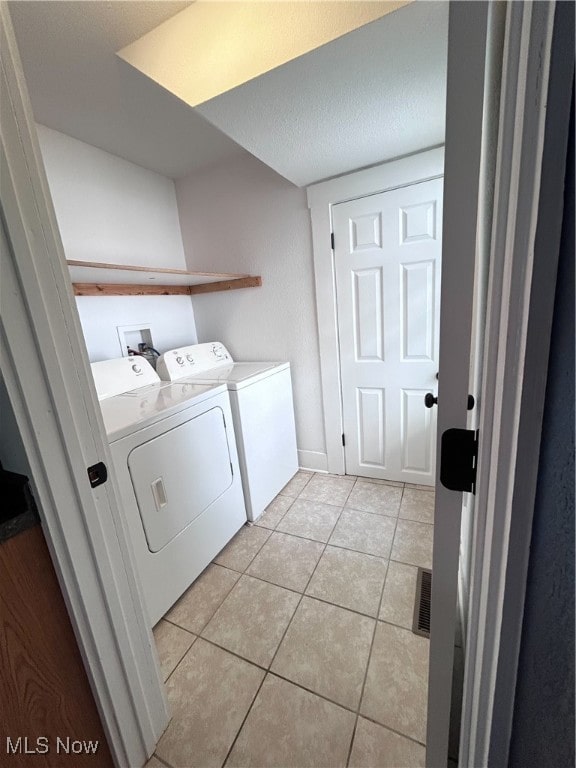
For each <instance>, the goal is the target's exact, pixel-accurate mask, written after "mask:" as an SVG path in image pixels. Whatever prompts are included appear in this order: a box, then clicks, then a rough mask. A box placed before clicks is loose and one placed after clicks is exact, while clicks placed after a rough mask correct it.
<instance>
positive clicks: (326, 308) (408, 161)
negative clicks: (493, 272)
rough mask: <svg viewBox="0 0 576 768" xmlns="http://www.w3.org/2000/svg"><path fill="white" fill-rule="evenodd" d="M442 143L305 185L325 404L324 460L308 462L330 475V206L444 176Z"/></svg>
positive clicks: (336, 381)
mask: <svg viewBox="0 0 576 768" xmlns="http://www.w3.org/2000/svg"><path fill="white" fill-rule="evenodd" d="M443 173H444V148H443V147H435V148H433V149H429V150H425V151H422V152H418V153H416V154H414V155H410V156H409V157H404V158H401V159H399V160H392V161H390V162H388V163H383V164H381V165H377V166H374V167H372V168H368V169H366V170H363V171H357V172H356V173H350V174H347V175H346V176H340V177H338V178H336V179H330V180H329V181H323V182H320V183H318V184H313V185H312V186H310V187H308V189H307V195H308V207H309V208H310V217H311V221H312V247H313V256H314V282H315V288H316V317H317V320H318V340H319V350H320V372H321V379H322V403H323V408H324V439H325V445H326V454H325V460H324V457H322V454H320V457H319V459H320V460H319V462H318V466H315V467H309V468H310V469H316V470H320V471H328V472H330V473H332V474H335V475H343V474H344V473H345V468H346V464H345V453H344V447H343V445H342V434H343V432H344V427H343V424H344V416H343V412H342V384H341V374H340V349H339V341H338V305H337V296H336V268H335V263H334V251H333V250H332V231H333V230H332V208H333V206H335V205H338V204H339V203H346V202H349V201H350V200H356V199H358V198H360V197H368V196H369V195H376V194H379V193H381V192H389V191H391V190H393V189H398V188H399V187H407V186H411V185H412V184H418V183H420V182H424V181H431V180H433V179H438V178H441V177H442V176H443Z"/></svg>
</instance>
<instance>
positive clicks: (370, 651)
mask: <svg viewBox="0 0 576 768" xmlns="http://www.w3.org/2000/svg"><path fill="white" fill-rule="evenodd" d="M403 498H404V486H403V487H402V493H401V494H400V503H399V505H398V515H399V514H400V507H401V506H402V499H403ZM398 520H399V517H397V518H396V524H395V526H394V533H393V535H392V543H391V544H390V555H392V549H393V548H394V539H395V538H396V528H397V527H398ZM389 569H390V559H389V560H388V567H387V569H386V576H385V577H384V582H383V583H382V590H381V592H380V600H379V601H378V610H377V613H376V621H375V622H374V630H373V632H372V641H371V643H370V650H369V652H368V661H367V662H366V669H365V670H364V680H363V681H362V688H361V690H360V697H359V699H358V706H357V708H356V720H355V722H354V731H353V734H352V741H351V742H350V749H349V750H348V758H347V760H346V768H348V766H349V765H350V758H351V757H352V749H353V747H354V739H355V738H356V729H357V727H358V719H359V717H360V710H361V708H362V700H363V698H364V691H365V689H366V681H367V680H368V670H369V669H370V662H371V661H372V651H373V650H374V641H375V640H376V632H377V630H378V617H379V616H380V611H381V610H382V600H383V599H384V589H385V588H386V581H387V579H388V572H389Z"/></svg>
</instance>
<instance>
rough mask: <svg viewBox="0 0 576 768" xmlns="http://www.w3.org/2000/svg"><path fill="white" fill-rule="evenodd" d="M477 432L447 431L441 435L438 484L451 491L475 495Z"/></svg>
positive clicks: (467, 430)
mask: <svg viewBox="0 0 576 768" xmlns="http://www.w3.org/2000/svg"><path fill="white" fill-rule="evenodd" d="M477 462H478V430H473V429H447V430H446V432H444V434H443V435H442V443H441V456H440V482H441V483H442V485H443V486H444V487H445V488H448V489H449V490H451V491H466V492H467V493H476V464H477Z"/></svg>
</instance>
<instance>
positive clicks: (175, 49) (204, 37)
mask: <svg viewBox="0 0 576 768" xmlns="http://www.w3.org/2000/svg"><path fill="white" fill-rule="evenodd" d="M408 2H410V0H376V2H374V0H368V2H366V0H354V1H353V2H350V0H348V2H341V0H306V2H294V0H283V2H254V0H235V1H234V2H230V0H224V2H211V1H210V0H208V1H206V0H198V1H197V2H195V3H193V4H192V5H190V6H189V7H188V8H185V9H184V10H183V11H181V12H180V13H178V14H176V16H172V17H171V18H170V19H168V20H167V21H165V22H163V23H162V24H160V25H159V26H158V27H156V28H155V29H153V30H152V31H151V32H148V33H147V34H146V35H144V36H143V37H141V38H139V39H138V40H137V41H136V42H135V43H131V44H130V45H128V46H126V48H123V49H122V50H121V51H119V52H118V55H119V56H120V58H122V59H124V61H127V62H128V63H129V64H132V66H134V67H135V68H136V69H139V70H140V71H141V72H144V74H146V75H148V77H150V78H151V79H152V80H154V81H155V82H157V83H159V84H160V85H162V86H163V87H164V88H166V89H167V90H168V91H170V92H171V93H174V94H175V95H176V96H179V97H180V98H181V99H182V100H183V101H185V102H186V103H187V104H189V105H190V106H191V107H195V106H197V105H198V104H202V103H203V102H205V101H208V99H212V98H214V97H215V96H218V95H219V94H221V93H225V92H226V91H229V90H231V89H232V88H236V87H237V86H239V85H242V83H246V82H248V81H249V80H253V79H254V78H255V77H259V76H260V75H263V74H264V73H265V72H269V71H270V70H272V69H275V68H276V67H280V66H282V64H285V63H286V62H288V61H292V60H293V59H296V58H298V57H299V56H303V55H304V54H306V53H309V52H310V51H313V50H315V49H316V48H319V47H320V46H321V45H326V44H327V43H330V42H331V41H333V40H336V39H337V38H339V37H341V36H342V35H345V34H347V33H348V32H351V31H352V30H353V29H358V28H360V27H362V26H363V25H364V24H368V23H370V22H371V21H374V20H375V19H379V18H381V17H382V16H385V15H386V14H387V13H392V12H393V11H395V10H397V9H398V8H399V7H401V6H403V5H406V4H407V3H408Z"/></svg>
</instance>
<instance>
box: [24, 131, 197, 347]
mask: <svg viewBox="0 0 576 768" xmlns="http://www.w3.org/2000/svg"><path fill="white" fill-rule="evenodd" d="M38 138H39V141H40V148H41V150H42V156H43V159H44V165H45V168H46V175H47V177H48V183H49V185H50V191H51V194H52V200H53V203H54V208H55V211H56V218H57V220H58V225H59V228H60V235H61V237H62V243H63V245H64V252H65V254H66V258H67V259H77V260H80V261H95V262H104V263H106V262H107V263H112V264H139V265H142V266H160V267H162V266H163V267H174V268H179V269H185V267H186V262H185V258H184V250H183V247H182V237H181V234H180V223H179V220H178V210H177V205H176V194H175V189H174V182H173V181H172V180H171V179H168V178H166V177H165V176H161V175H160V174H157V173H154V172H153V171H149V170H146V169H144V168H141V167H140V166H138V165H134V164H133V163H130V162H128V161H126V160H122V159H120V158H118V157H116V156H115V155H110V154H109V153H108V152H104V151H103V150H101V149H98V148H96V147H93V146H91V145H90V144H85V143H84V142H81V141H78V140H77V139H72V138H70V137H69V136H66V135H65V134H63V133H59V132H58V131H53V130H51V129H50V128H46V127H45V126H41V125H39V126H38ZM77 306H78V312H79V314H80V320H81V323H82V328H83V330H84V337H85V340H86V346H87V348H88V356H89V358H90V360H91V361H92V362H94V361H96V360H103V359H106V358H110V357H119V356H120V355H121V352H122V351H121V347H120V342H119V340H118V333H117V326H119V325H135V324H139V323H143V324H145V325H146V326H147V327H151V330H152V337H153V341H154V344H155V345H156V347H157V348H158V349H159V351H161V352H162V351H164V350H166V349H170V348H172V347H176V346H179V345H181V344H182V343H184V342H187V343H193V342H194V341H195V340H196V327H195V324H194V313H193V310H192V303H191V301H190V299H189V297H187V296H129V297H128V296H122V297H112V296H97V297H79V298H78V299H77Z"/></svg>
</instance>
